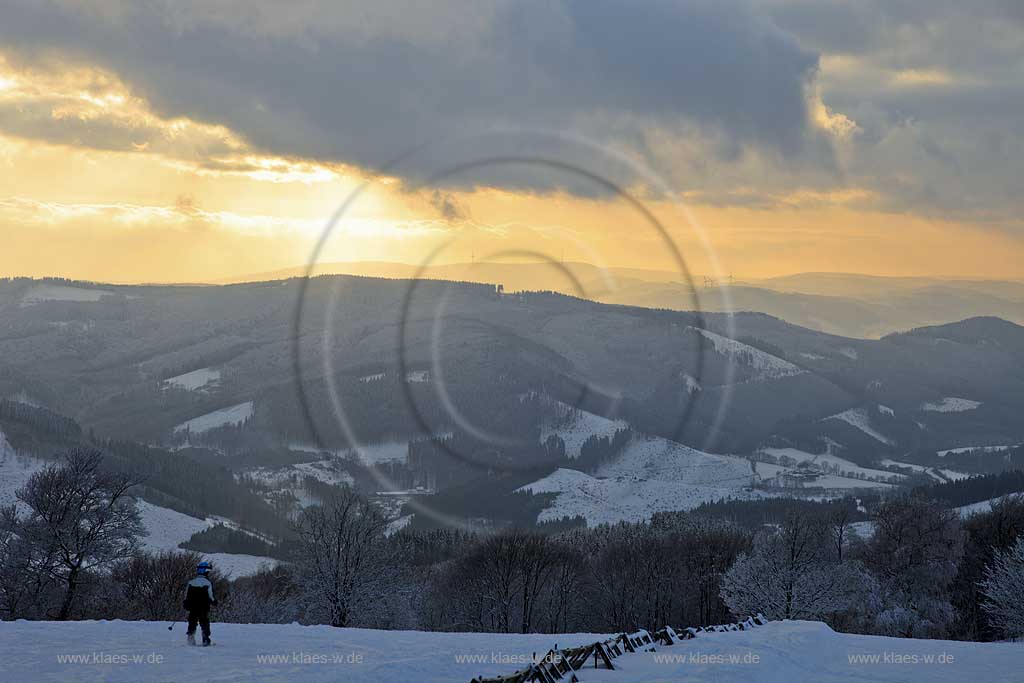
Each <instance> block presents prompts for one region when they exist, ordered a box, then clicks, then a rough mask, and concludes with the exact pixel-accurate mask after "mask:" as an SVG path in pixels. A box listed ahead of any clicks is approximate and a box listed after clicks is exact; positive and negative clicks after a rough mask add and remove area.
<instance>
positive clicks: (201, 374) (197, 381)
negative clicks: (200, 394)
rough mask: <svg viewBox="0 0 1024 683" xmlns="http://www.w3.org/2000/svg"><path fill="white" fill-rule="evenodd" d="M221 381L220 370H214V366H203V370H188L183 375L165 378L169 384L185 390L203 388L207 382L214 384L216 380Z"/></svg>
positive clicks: (165, 382)
mask: <svg viewBox="0 0 1024 683" xmlns="http://www.w3.org/2000/svg"><path fill="white" fill-rule="evenodd" d="M219 381H220V370H214V369H213V368H202V369H201V370H193V371H192V372H186V373H185V374H183V375H178V376H177V377H171V378H169V379H165V380H164V384H169V385H170V386H172V387H177V388H178V389H184V390H185V391H196V390H197V389H202V388H203V387H205V386H206V385H207V384H213V383H214V382H219Z"/></svg>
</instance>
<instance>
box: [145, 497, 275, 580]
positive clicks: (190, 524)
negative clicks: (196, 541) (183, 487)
mask: <svg viewBox="0 0 1024 683" xmlns="http://www.w3.org/2000/svg"><path fill="white" fill-rule="evenodd" d="M136 504H137V505H138V508H139V513H140V515H141V516H142V524H143V525H144V526H145V527H146V531H148V532H149V535H148V536H145V537H143V538H142V547H143V549H144V550H146V551H148V552H151V553H158V552H161V551H165V550H180V548H178V544H180V543H184V542H185V541H187V540H188V539H190V538H192V535H193V534H197V533H199V532H200V531H203V530H205V529H208V528H210V527H211V526H213V525H214V524H216V523H217V522H218V520H216V519H199V518H197V517H192V516H190V515H186V514H183V513H181V512H177V511H175V510H171V509H169V508H165V507H160V506H159V505H153V504H152V503H149V502H146V501H144V500H139V501H136ZM203 557H204V558H205V559H207V560H209V561H210V562H212V563H213V566H214V567H216V568H217V569H218V570H219V571H220V572H222V573H224V574H229V575H231V576H233V577H239V576H248V575H250V574H255V573H256V571H257V570H258V569H259V568H260V566H261V565H264V564H268V565H275V564H277V560H274V559H272V558H269V557H258V556H256V555H242V554H233V553H203Z"/></svg>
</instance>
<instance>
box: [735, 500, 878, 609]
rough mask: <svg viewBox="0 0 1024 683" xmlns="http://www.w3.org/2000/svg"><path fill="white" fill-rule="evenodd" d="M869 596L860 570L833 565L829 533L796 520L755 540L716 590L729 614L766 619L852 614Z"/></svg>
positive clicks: (821, 525)
mask: <svg viewBox="0 0 1024 683" xmlns="http://www.w3.org/2000/svg"><path fill="white" fill-rule="evenodd" d="M872 592H873V587H872V580H871V577H870V576H868V575H867V574H866V573H865V572H864V571H863V570H862V569H861V567H860V566H859V565H857V564H855V563H850V562H847V563H842V564H841V563H838V562H836V561H834V560H833V559H832V557H831V553H830V545H829V528H828V527H827V526H826V525H825V524H824V523H823V522H822V521H820V520H816V519H811V518H809V517H806V516H799V515H791V516H790V517H789V518H788V519H787V520H786V523H785V524H784V525H783V526H782V528H781V529H779V530H777V531H765V532H762V533H761V534H759V535H758V536H757V537H756V538H755V540H754V547H753V549H752V550H751V551H750V552H749V553H744V554H742V555H740V556H739V557H738V558H737V560H736V562H735V563H734V564H733V566H732V567H731V568H730V569H729V571H727V572H726V574H725V576H724V577H723V578H722V587H721V594H722V599H723V600H725V603H726V604H727V605H728V606H729V609H730V610H732V612H733V614H735V615H744V614H747V615H749V614H755V613H757V612H761V613H762V614H764V615H765V616H766V617H768V618H769V619H825V618H827V617H828V616H830V615H833V614H838V613H842V612H846V611H848V610H851V609H854V608H855V607H856V606H857V605H858V603H859V602H860V601H862V600H863V599H864V597H865V596H866V595H870V594H871V593H872Z"/></svg>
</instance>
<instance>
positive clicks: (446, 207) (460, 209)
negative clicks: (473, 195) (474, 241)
mask: <svg viewBox="0 0 1024 683" xmlns="http://www.w3.org/2000/svg"><path fill="white" fill-rule="evenodd" d="M430 205H431V206H433V207H434V208H435V209H437V212H438V213H439V214H441V217H442V218H444V219H445V220H447V221H461V220H465V219H467V218H469V213H468V211H467V210H466V207H464V206H463V205H462V204H461V203H460V202H459V200H458V199H456V198H455V196H454V195H452V194H450V193H448V192H441V191H440V190H434V191H433V193H431V195H430Z"/></svg>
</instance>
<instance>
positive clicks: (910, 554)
mask: <svg viewBox="0 0 1024 683" xmlns="http://www.w3.org/2000/svg"><path fill="white" fill-rule="evenodd" d="M874 522H875V533H874V536H872V538H871V541H870V542H869V543H868V545H867V548H866V551H865V560H866V564H867V566H868V568H869V569H870V570H871V571H872V573H873V574H874V575H875V577H876V578H877V579H878V581H879V583H880V584H881V588H882V600H883V602H884V606H883V609H882V612H881V613H880V614H879V615H878V621H877V626H878V628H877V630H878V631H879V632H880V633H883V634H885V635H894V636H903V637H914V638H927V637H941V636H943V635H945V634H946V631H947V629H948V626H949V624H950V623H951V622H952V621H953V619H954V617H955V616H956V612H955V610H954V608H953V605H952V602H951V597H952V596H951V594H950V592H949V587H950V584H951V583H952V581H953V579H954V577H955V576H956V574H957V571H958V567H959V564H960V559H961V558H962V557H963V547H964V533H963V530H962V529H961V523H960V517H959V515H957V513H956V512H955V511H954V510H951V509H950V508H949V507H948V506H946V505H943V504H942V503H940V502H938V501H935V500H931V499H926V498H917V497H911V496H904V497H901V498H896V499H893V500H890V501H887V502H886V503H883V504H882V505H880V506H879V507H878V509H877V510H876V511H875V514H874Z"/></svg>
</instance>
